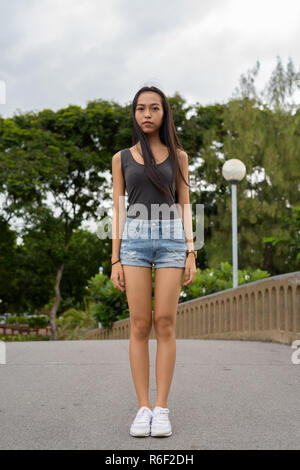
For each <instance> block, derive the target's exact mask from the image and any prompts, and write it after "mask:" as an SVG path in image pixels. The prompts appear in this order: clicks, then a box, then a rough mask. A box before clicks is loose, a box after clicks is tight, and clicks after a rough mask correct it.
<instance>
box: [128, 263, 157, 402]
mask: <svg viewBox="0 0 300 470" xmlns="http://www.w3.org/2000/svg"><path fill="white" fill-rule="evenodd" d="M123 271H124V277H125V287H126V296H127V301H128V307H129V313H130V341H129V357H130V367H131V373H132V378H133V382H134V386H135V390H136V394H137V398H138V408H140V407H141V406H149V408H151V404H150V400H149V373H150V361H149V348H148V340H149V336H150V333H151V328H152V268H146V267H140V266H129V265H125V264H124V265H123Z"/></svg>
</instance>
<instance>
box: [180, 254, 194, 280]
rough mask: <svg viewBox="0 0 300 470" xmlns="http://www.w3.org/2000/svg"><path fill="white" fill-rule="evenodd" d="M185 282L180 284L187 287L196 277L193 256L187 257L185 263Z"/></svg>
mask: <svg viewBox="0 0 300 470" xmlns="http://www.w3.org/2000/svg"><path fill="white" fill-rule="evenodd" d="M184 273H185V282H183V283H182V285H183V286H187V285H188V284H191V283H192V282H193V281H194V279H195V276H196V273H197V269H196V260H195V256H194V255H193V254H191V255H188V256H187V258H186V262H185V271H184Z"/></svg>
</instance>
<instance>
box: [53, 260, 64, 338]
mask: <svg viewBox="0 0 300 470" xmlns="http://www.w3.org/2000/svg"><path fill="white" fill-rule="evenodd" d="M63 270H64V263H63V264H62V265H61V266H60V268H59V270H58V271H57V274H56V280H55V286H54V292H55V301H54V304H53V306H52V307H51V310H50V325H51V340H55V339H56V313H57V310H58V307H59V304H60V299H61V296H60V281H61V278H62V274H63Z"/></svg>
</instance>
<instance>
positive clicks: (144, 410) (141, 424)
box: [130, 406, 153, 437]
mask: <svg viewBox="0 0 300 470" xmlns="http://www.w3.org/2000/svg"><path fill="white" fill-rule="evenodd" d="M152 416H153V413H152V410H151V409H150V408H148V407H147V406H142V407H141V408H140V409H139V410H138V412H137V414H136V417H135V418H134V421H133V423H132V425H131V427H130V435H131V436H136V437H141V436H150V427H151V420H152Z"/></svg>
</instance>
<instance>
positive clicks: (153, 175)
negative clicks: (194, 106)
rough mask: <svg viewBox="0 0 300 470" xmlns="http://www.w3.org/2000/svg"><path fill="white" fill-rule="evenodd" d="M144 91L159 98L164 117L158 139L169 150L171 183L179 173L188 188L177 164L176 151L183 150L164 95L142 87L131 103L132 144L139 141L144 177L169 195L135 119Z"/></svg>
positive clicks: (144, 135)
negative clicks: (139, 98) (155, 94)
mask: <svg viewBox="0 0 300 470" xmlns="http://www.w3.org/2000/svg"><path fill="white" fill-rule="evenodd" d="M145 91H152V92H155V93H158V94H159V95H160V97H161V101H162V106H163V110H164V116H163V122H162V125H161V126H160V129H159V137H160V140H161V141H162V143H163V144H165V145H166V146H167V148H168V150H169V154H170V159H171V164H172V168H173V182H174V183H175V181H176V178H177V176H178V172H180V174H181V176H182V178H183V180H184V182H185V183H186V184H187V185H188V186H190V184H189V182H188V183H187V182H186V180H185V178H184V176H183V174H182V171H181V169H180V166H179V163H178V153H177V151H178V149H181V150H183V147H182V145H181V143H180V141H179V138H178V136H177V133H176V129H175V125H174V121H173V115H172V110H171V107H170V104H169V102H168V100H167V97H166V96H165V94H164V93H163V92H162V91H161V90H160V89H159V88H157V87H155V86H150V87H149V86H144V87H143V88H141V89H140V90H139V91H138V92H137V93H136V95H135V97H134V99H133V102H132V123H133V135H132V144H133V145H135V144H136V143H137V142H138V141H140V145H141V149H142V155H143V159H144V165H145V168H144V171H145V173H146V175H147V176H148V178H149V179H150V180H151V181H152V183H153V184H154V185H155V186H156V187H157V188H158V189H159V190H160V191H161V192H163V193H164V194H166V195H170V194H171V193H170V190H169V187H168V185H167V184H166V182H165V181H164V180H163V179H162V178H161V175H160V173H159V171H158V170H157V167H156V165H155V163H156V162H155V158H154V155H153V153H152V151H151V147H150V145H149V140H148V138H147V135H146V134H145V133H144V132H143V130H142V129H141V128H140V126H139V125H138V123H137V121H136V119H135V110H136V107H137V101H138V97H139V95H140V94H141V93H143V92H145ZM189 181H190V178H189ZM175 188H176V186H175ZM176 199H177V195H176ZM175 202H177V201H175Z"/></svg>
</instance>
